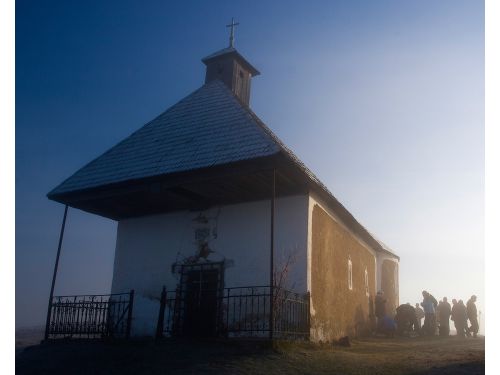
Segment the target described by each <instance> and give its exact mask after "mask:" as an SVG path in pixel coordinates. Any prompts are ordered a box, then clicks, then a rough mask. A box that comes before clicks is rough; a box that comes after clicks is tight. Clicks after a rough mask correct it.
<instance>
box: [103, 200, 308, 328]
mask: <svg viewBox="0 0 500 375" xmlns="http://www.w3.org/2000/svg"><path fill="white" fill-rule="evenodd" d="M308 203H309V199H308V196H306V195H302V196H291V197H284V198H278V199H276V205H275V265H276V268H277V269H280V266H281V265H282V264H283V263H284V262H285V261H286V259H287V257H288V256H289V255H293V256H294V261H293V264H291V265H290V267H289V275H288V279H287V282H286V285H285V286H286V287H288V288H291V289H293V290H295V291H298V292H305V291H306V290H307V285H308V282H307V266H306V265H307V246H308V245H307V241H308V239H307V236H308V234H307V233H308V230H307V218H308ZM200 214H201V215H202V217H203V218H205V219H206V222H205V223H200V220H198V221H197V220H194V219H196V218H197V217H198V216H199V215H200ZM199 229H202V230H203V229H205V230H206V232H207V233H208V236H207V237H206V240H207V242H208V244H209V248H210V249H211V250H213V251H214V253H212V254H210V256H209V257H208V259H209V260H213V261H219V260H226V264H227V268H226V270H225V276H224V279H225V286H226V287H236V286H255V285H268V284H269V276H270V268H269V264H270V201H269V200H268V201H258V202H250V203H242V204H235V205H227V206H220V207H214V208H211V209H209V210H206V211H202V212H199V211H198V212H191V211H181V212H174V213H168V214H162V215H154V216H147V217H141V218H134V219H128V220H122V221H120V222H119V224H118V233H117V241H116V253H115V261H114V271H113V283H112V293H122V292H128V291H129V290H130V289H134V290H135V295H136V297H135V300H134V309H133V322H132V334H133V335H135V336H151V335H153V334H154V332H155V329H156V323H157V318H158V307H159V297H160V293H161V289H162V286H163V285H165V286H166V288H167V290H175V288H176V286H177V283H178V278H179V277H178V274H175V273H172V270H171V267H172V264H174V263H176V262H182V260H183V259H185V258H187V257H189V256H192V255H195V253H196V252H197V248H198V244H197V241H196V239H195V233H196V232H197V231H198V230H199ZM198 233H199V231H198Z"/></svg>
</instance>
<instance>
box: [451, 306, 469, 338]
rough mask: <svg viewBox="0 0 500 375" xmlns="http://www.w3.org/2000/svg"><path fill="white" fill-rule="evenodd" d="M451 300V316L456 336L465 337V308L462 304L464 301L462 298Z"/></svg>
mask: <svg viewBox="0 0 500 375" xmlns="http://www.w3.org/2000/svg"><path fill="white" fill-rule="evenodd" d="M452 302H453V307H452V308H451V318H452V319H453V322H454V323H455V329H456V330H457V336H458V337H465V333H466V330H467V309H466V307H465V305H464V301H462V300H460V301H458V302H457V300H456V299H454V300H453V301H452Z"/></svg>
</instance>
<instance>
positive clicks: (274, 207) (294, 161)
mask: <svg viewBox="0 0 500 375" xmlns="http://www.w3.org/2000/svg"><path fill="white" fill-rule="evenodd" d="M202 62H203V63H204V64H205V66H206V76H205V82H204V84H203V85H202V86H201V87H200V88H198V89H197V90H195V91H194V92H193V93H191V94H190V95H188V96H186V97H185V98H183V99H181V100H180V101H179V102H178V103H176V104H174V105H173V106H172V107H170V108H169V109H167V110H166V111H165V112H163V113H161V114H160V115H159V116H157V117H156V118H154V119H153V120H151V121H150V122H148V123H147V124H146V125H144V126H143V127H141V128H140V129H138V130H137V131H135V132H134V133H133V134H131V135H130V136H129V137H127V138H125V139H124V140H122V141H121V142H119V143H118V144H117V145H115V146H114V147H112V148H111V149H109V150H108V151H106V152H105V153H104V154H102V155H101V156H99V157H97V158H96V159H94V160H93V161H91V162H90V163H88V164H87V165H85V166H84V167H82V168H81V169H79V170H78V171H77V172H76V173H74V174H73V175H72V176H70V177H69V178H68V179H66V180H65V181H64V182H62V183H61V184H60V185H58V186H57V187H56V188H55V189H53V190H52V191H51V192H50V193H49V194H48V197H49V199H51V200H54V201H57V202H60V203H62V204H65V205H68V206H70V207H73V208H77V209H80V210H83V211H86V212H89V213H92V214H95V215H99V216H102V217H106V218H109V219H112V220H116V221H117V222H118V229H117V236H116V250H115V260H114V270H113V281H112V290H111V292H112V293H113V294H116V293H126V292H128V291H130V290H134V292H135V297H134V303H133V312H132V315H131V334H132V335H134V336H154V335H157V334H158V332H159V331H161V332H163V333H164V334H165V335H202V336H218V335H226V336H228V337H242V336H247V335H248V336H251V335H266V334H267V333H266V332H268V331H269V330H271V331H273V333H274V335H275V336H276V337H279V336H280V335H286V333H287V332H289V333H290V332H292V331H293V332H295V331H296V333H300V334H305V336H306V337H308V338H310V339H311V340H313V341H320V340H321V341H323V342H324V341H331V340H333V339H337V338H339V337H341V336H345V335H350V336H355V335H361V334H363V333H366V332H369V331H370V330H372V329H373V324H374V322H373V320H374V318H373V301H374V297H375V295H376V293H377V291H379V290H382V291H383V292H384V296H385V298H386V300H387V304H386V307H387V312H388V314H393V313H394V310H395V308H396V307H397V305H398V303H399V301H398V299H399V297H398V296H399V290H398V278H399V275H398V264H399V257H398V256H397V255H396V254H394V252H393V251H392V250H390V249H389V248H388V247H387V246H385V245H384V244H383V243H382V242H380V241H378V240H377V239H376V238H375V237H374V236H373V235H372V234H371V233H370V232H369V231H368V230H367V229H365V228H364V227H363V226H362V225H361V224H360V223H359V222H358V221H357V220H356V219H355V218H354V217H353V215H352V214H351V213H350V212H349V211H348V210H347V209H346V208H345V207H344V206H343V205H342V204H341V203H340V202H339V201H338V200H337V199H336V198H335V197H334V195H333V194H332V193H331V192H330V191H329V190H328V188H327V187H326V186H325V185H324V184H323V183H322V182H321V181H320V180H319V179H318V178H317V177H316V176H315V175H314V174H313V173H312V172H311V170H310V169H308V168H307V167H306V166H305V165H304V163H303V162H302V161H301V160H299V158H298V157H297V156H296V155H295V154H294V153H293V152H292V151H291V150H290V149H289V148H287V147H286V146H285V145H284V144H283V142H282V141H280V139H279V138H278V137H277V136H276V135H275V134H274V133H273V132H272V131H271V129H270V128H269V127H268V126H267V125H265V124H264V123H263V122H262V121H261V120H260V119H259V118H258V117H257V115H256V114H255V113H254V112H253V111H252V110H251V108H250V95H251V81H252V79H253V78H254V77H256V76H257V75H259V74H260V73H259V71H258V70H257V69H256V68H255V67H254V66H253V65H252V64H251V63H250V62H248V61H247V59H245V58H244V57H243V56H242V55H241V54H240V53H239V52H238V51H237V50H236V49H235V48H234V46H232V45H230V46H229V47H228V48H225V49H222V50H220V51H218V52H216V53H213V54H211V55H209V56H207V57H205V58H204V59H202ZM271 270H273V272H271ZM163 289H164V291H165V292H164V294H163V297H160V296H161V295H162V294H161V293H162V290H163ZM271 296H272V297H271ZM162 298H163V302H161V301H162ZM280 301H281V302H280ZM162 303H163V306H164V311H163V310H161V311H160V310H159V308H160V305H161V304H162ZM295 304H298V305H295ZM271 309H272V310H273V311H272V312H271ZM159 311H160V315H161V318H159ZM270 314H271V315H270ZM286 314H288V316H285V315H286ZM270 319H271V320H270ZM159 320H160V321H161V324H159V323H158V322H159ZM159 327H160V328H159ZM294 330H295V331H294ZM299 331H300V332H299ZM293 332H292V333H293Z"/></svg>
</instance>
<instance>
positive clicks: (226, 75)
mask: <svg viewBox="0 0 500 375" xmlns="http://www.w3.org/2000/svg"><path fill="white" fill-rule="evenodd" d="M202 61H203V63H204V64H205V65H206V66H207V71H206V74H205V83H210V82H212V81H214V80H220V81H222V82H224V84H225V85H226V86H227V87H228V88H229V89H230V90H231V91H232V92H233V93H234V94H235V95H236V97H237V98H238V99H239V100H240V101H241V102H242V103H243V104H244V105H246V106H249V105H250V87H251V82H252V77H255V76H257V75H259V74H260V73H259V71H258V70H257V69H255V68H254V67H253V66H252V65H251V64H250V63H249V62H248V61H247V60H246V59H245V58H244V57H243V56H242V55H241V54H240V53H239V52H238V51H237V50H236V49H235V48H234V47H229V48H224V49H222V50H220V51H218V52H215V53H213V54H211V55H209V56H207V57H205V58H204V59H202Z"/></svg>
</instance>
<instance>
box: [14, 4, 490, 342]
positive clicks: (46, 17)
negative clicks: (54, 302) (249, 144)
mask: <svg viewBox="0 0 500 375" xmlns="http://www.w3.org/2000/svg"><path fill="white" fill-rule="evenodd" d="M118 5H119V6H118ZM231 17H235V19H236V20H237V21H238V22H240V26H239V27H238V28H237V30H236V48H237V49H238V50H239V51H240V52H241V53H242V54H243V55H244V56H245V57H246V58H247V59H248V60H249V61H250V62H251V63H252V64H253V65H255V66H256V67H257V68H258V69H259V70H260V71H261V73H262V75H261V76H258V77H256V78H255V79H253V81H252V93H251V102H250V103H251V104H250V105H251V108H252V110H253V111H254V112H255V113H256V114H257V115H258V116H259V117H260V118H261V119H262V120H263V121H264V122H265V123H266V124H267V125H268V126H269V127H270V128H271V129H272V130H273V131H274V132H275V133H276V134H277V135H278V137H280V138H281V139H282V140H283V141H284V143H285V144H286V145H287V146H288V147H290V148H291V149H292V150H293V151H294V152H295V153H296V154H297V155H298V156H299V157H300V158H301V160H302V161H304V163H305V164H306V165H307V166H308V167H309V168H310V169H311V170H312V171H313V172H314V173H315V174H316V175H317V176H318V177H319V178H320V179H321V181H322V182H323V183H324V184H325V185H326V186H327V187H328V188H329V189H330V191H332V192H333V194H334V195H335V196H336V197H337V198H338V199H339V201H340V202H341V203H342V204H343V205H344V206H345V207H346V208H347V209H348V210H349V211H350V212H351V213H352V214H353V215H354V216H355V217H356V219H357V220H358V221H359V222H360V223H361V224H363V225H364V226H365V227H366V228H367V229H368V230H369V231H370V232H372V233H374V234H375V236H376V237H377V238H379V239H380V240H382V241H383V242H384V243H386V244H387V245H389V246H390V247H391V248H392V249H393V250H394V251H395V252H396V253H397V254H398V255H399V256H400V257H401V262H400V272H399V275H400V280H399V286H400V303H406V302H410V303H412V304H413V305H414V304H415V302H420V301H421V294H420V293H421V291H422V290H424V289H425V290H428V291H429V292H431V293H432V294H433V295H434V296H435V297H436V298H437V299H438V300H439V299H441V298H442V297H443V296H447V297H448V299H449V300H450V301H451V299H452V298H457V299H463V300H464V302H466V301H467V299H468V298H469V297H470V296H471V295H472V294H476V295H477V296H478V302H477V306H478V310H481V311H482V312H483V314H482V317H481V332H484V330H483V327H484V318H485V313H484V311H485V310H484V306H485V301H484V299H485V293H484V239H483V237H484V203H483V202H484V4H483V3H482V2H469V1H441V2H435V1H418V2H416V1H414V2H404V3H402V2H397V1H380V2H377V3H373V2H369V1H365V2H357V3H351V2H340V1H339V2H330V1H319V2H315V3H313V4H306V3H303V2H286V3H284V2H273V3H272V4H264V3H257V4H251V5H250V4H247V3H245V2H231V3H217V4H216V5H214V4H206V3H202V2H193V3H189V4H180V3H179V4H177V3H176V4H173V3H165V2H161V1H152V2H148V3H147V4H139V3H137V2H128V1H121V2H119V3H118V2H113V1H110V2H105V3H103V2H92V1H91V2H87V3H81V4H79V3H66V2H43V3H40V2H34V1H18V2H17V3H16V219H15V224H16V327H17V328H19V327H23V326H33V325H38V324H44V321H45V314H46V309H47V302H48V295H49V289H50V280H51V277H52V270H53V265H54V260H55V254H56V249H57V239H58V235H59V230H60V225H61V220H62V214H63V209H64V207H63V206H62V205H60V204H57V203H55V202H52V201H49V200H48V199H47V198H46V194H47V192H48V191H49V190H51V189H52V188H53V187H55V186H56V185H57V184H59V183H60V182H61V181H63V180H64V179H65V178H67V177H69V176H70V175H71V174H72V173H74V172H75V171H76V170H77V169H79V168H80V167H81V166H83V165H84V164H86V163H87V162H89V161H91V160H92V159H94V158H95V157H97V156H98V155H100V154H101V153H102V152H104V151H106V150H107V149H108V148H110V147H111V146H113V145H114V144H116V143H117V142H118V141H120V140H121V139H123V138H124V137H126V136H127V135H129V134H130V133H131V132H133V131H135V130H137V129H138V128H139V127H141V126H143V125H144V124H145V123H146V122H148V121H149V120H151V119H152V118H154V117H155V116H156V115H158V114H159V113H161V112H162V111H164V110H165V109H166V108H168V107H169V106H171V105H172V104H174V103H176V102H177V101H178V100H180V99H181V98H183V97H184V96H186V95H187V94H189V93H190V92H192V91H194V90H195V89H197V88H198V87H199V86H201V85H202V84H203V79H204V73H205V70H204V65H203V64H202V63H201V61H200V59H201V58H203V57H204V56H206V55H208V54H210V53H212V52H214V51H216V50H219V49H221V48H224V47H226V45H227V41H228V32H227V30H226V28H225V25H226V24H227V23H228V22H229V21H230V20H231ZM115 236H116V223H115V222H113V221H111V220H108V219H104V218H101V217H98V216H95V215H91V214H88V213H84V212H81V211H77V210H75V209H70V212H69V216H68V222H67V227H66V234H65V238H64V243H63V249H62V256H61V262H60V268H59V274H58V280H57V284H56V294H86V293H106V292H109V290H110V287H111V278H112V269H113V258H114V249H115V243H114V241H115ZM452 328H453V325H452Z"/></svg>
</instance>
